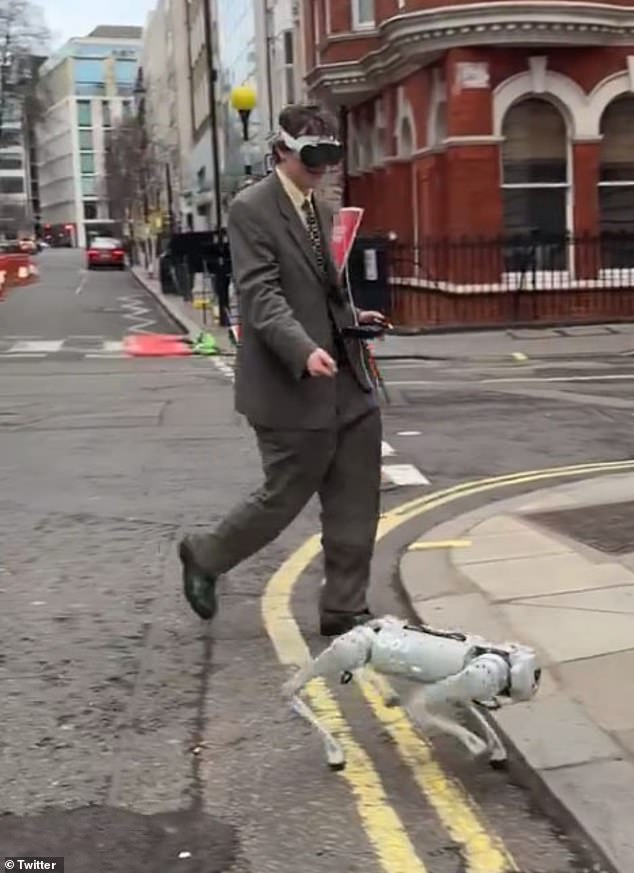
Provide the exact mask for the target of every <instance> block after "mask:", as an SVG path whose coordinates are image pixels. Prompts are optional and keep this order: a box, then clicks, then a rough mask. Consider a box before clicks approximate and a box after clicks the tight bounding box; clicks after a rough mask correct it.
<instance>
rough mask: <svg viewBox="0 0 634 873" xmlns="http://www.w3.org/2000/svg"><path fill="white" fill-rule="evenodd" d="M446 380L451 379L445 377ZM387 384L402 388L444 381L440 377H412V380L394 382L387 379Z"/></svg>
mask: <svg viewBox="0 0 634 873" xmlns="http://www.w3.org/2000/svg"><path fill="white" fill-rule="evenodd" d="M444 381H445V382H449V381H450V380H448V379H445V380H444ZM385 384H386V385H389V386H392V387H396V388H401V387H406V386H408V385H438V384H440V385H442V384H443V382H442V381H441V380H439V379H412V380H404V381H401V380H397V381H395V382H392V381H391V380H388V379H386V380H385Z"/></svg>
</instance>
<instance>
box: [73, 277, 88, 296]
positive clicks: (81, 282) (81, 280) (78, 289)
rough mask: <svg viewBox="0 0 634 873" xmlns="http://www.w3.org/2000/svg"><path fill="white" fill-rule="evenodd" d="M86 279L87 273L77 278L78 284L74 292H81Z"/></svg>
mask: <svg viewBox="0 0 634 873" xmlns="http://www.w3.org/2000/svg"><path fill="white" fill-rule="evenodd" d="M87 280H88V273H84V275H83V276H82V277H81V279H80V280H79V285H78V286H77V287H76V288H75V294H81V292H82V291H83V290H84V286H85V284H86V282H87Z"/></svg>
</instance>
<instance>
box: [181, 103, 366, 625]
mask: <svg viewBox="0 0 634 873" xmlns="http://www.w3.org/2000/svg"><path fill="white" fill-rule="evenodd" d="M279 124H280V132H279V136H278V138H277V139H276V141H275V144H274V155H275V160H276V167H275V170H274V172H272V173H271V174H270V175H269V176H267V177H266V178H265V179H263V180H261V181H260V182H257V183H256V184H254V185H251V186H250V187H249V188H247V189H245V190H243V191H241V192H240V193H239V194H238V195H237V196H236V198H235V199H234V201H233V203H232V205H231V208H230V212H229V221H228V228H227V229H228V234H229V243H230V248H231V260H232V266H233V279H234V282H235V287H236V290H237V294H238V298H239V306H240V321H241V342H240V345H239V347H238V352H237V359H236V384H235V395H236V409H237V411H238V412H240V413H242V414H243V415H245V416H246V418H247V420H248V421H249V423H250V425H251V426H252V427H253V429H254V431H255V435H256V438H257V442H258V447H259V450H260V454H261V457H262V466H263V471H264V483H263V484H262V486H261V487H260V488H258V490H256V491H255V492H254V493H253V494H251V496H250V497H248V498H247V499H246V500H245V501H244V502H243V503H241V504H240V505H238V506H237V507H236V508H235V509H233V510H232V511H231V512H230V513H229V514H228V515H227V516H226V517H225V518H224V519H223V520H222V521H221V522H220V523H219V525H218V526H217V527H216V529H215V530H213V531H212V532H210V533H208V534H203V535H191V536H186V537H185V538H184V539H183V540H182V542H181V544H180V557H181V561H182V564H183V580H184V588H185V596H186V597H187V599H188V601H189V603H190V605H191V607H192V609H193V610H194V611H195V612H196V613H197V614H198V615H199V616H200V617H201V618H204V619H210V618H212V617H213V615H214V614H215V612H216V608H217V602H216V593H215V588H216V582H217V579H218V577H219V576H221V575H222V574H224V573H226V572H228V571H229V570H230V569H231V568H233V567H235V566H236V565H237V564H239V563H240V562H242V561H244V560H245V559H246V558H248V557H249V556H251V555H253V554H254V553H255V552H257V551H259V550H260V549H261V548H263V546H265V545H267V544H268V543H270V542H271V541H273V540H274V539H275V538H276V537H277V536H278V535H279V534H280V533H281V532H282V531H283V530H284V529H285V528H286V527H287V526H288V525H289V524H290V523H291V522H292V521H293V519H294V518H295V517H296V516H297V515H298V514H299V512H300V511H301V510H302V509H303V508H304V507H305V506H306V504H307V503H308V502H309V500H310V498H311V497H313V495H315V494H316V495H318V497H319V500H320V502H321V508H322V515H321V519H322V545H323V550H324V558H325V576H326V583H325V585H324V587H323V588H322V594H321V599H320V617H321V633H322V634H323V635H325V636H332V635H336V634H339V633H343V632H345V631H346V630H349V629H350V628H351V627H353V626H355V625H356V624H358V623H360V622H364V621H367V620H368V619H369V618H370V617H371V615H370V612H369V610H368V606H367V602H366V592H367V588H368V584H369V576H370V562H371V559H372V554H373V550H374V540H375V535H376V528H377V523H378V517H379V511H380V510H379V503H380V482H381V416H380V411H379V405H378V399H377V393H376V388H375V384H374V381H373V379H372V378H371V375H370V368H369V366H368V359H367V352H366V349H365V347H364V345H363V343H362V342H361V341H360V340H359V339H356V338H349V337H347V336H346V337H343V336H342V328H344V327H350V326H353V325H354V324H355V322H356V323H360V324H371V323H377V322H378V323H381V322H383V316H382V315H381V314H380V313H377V312H361V311H359V310H356V311H355V310H353V307H352V306H351V305H350V303H349V302H348V299H347V296H346V293H345V290H344V289H343V288H342V286H341V281H340V279H339V277H338V275H337V271H336V268H335V266H334V264H333V262H332V259H331V256H330V242H331V231H332V215H331V213H330V212H329V210H328V209H327V208H326V207H325V205H324V204H322V203H320V202H319V201H318V200H317V198H315V197H314V195H313V193H312V191H313V188H314V186H315V185H316V184H317V182H318V181H319V180H320V178H321V177H322V176H323V174H324V172H325V171H326V169H327V166H328V164H329V163H338V162H339V161H340V159H341V146H340V144H339V143H338V142H337V141H336V133H337V130H336V124H335V123H334V121H333V120H332V119H331V118H330V116H328V115H327V114H326V113H323V112H322V111H320V110H319V108H318V107H314V106H290V107H287V108H286V109H284V110H283V111H282V113H281V114H280V118H279Z"/></svg>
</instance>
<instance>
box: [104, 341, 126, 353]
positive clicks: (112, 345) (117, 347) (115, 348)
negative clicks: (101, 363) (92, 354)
mask: <svg viewBox="0 0 634 873" xmlns="http://www.w3.org/2000/svg"><path fill="white" fill-rule="evenodd" d="M101 350H102V352H122V351H123V342H122V340H105V341H104V342H103V343H102V348H101Z"/></svg>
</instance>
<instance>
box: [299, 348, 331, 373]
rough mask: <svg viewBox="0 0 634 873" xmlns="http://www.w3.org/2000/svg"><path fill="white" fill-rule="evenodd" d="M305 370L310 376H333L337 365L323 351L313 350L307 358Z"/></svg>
mask: <svg viewBox="0 0 634 873" xmlns="http://www.w3.org/2000/svg"><path fill="white" fill-rule="evenodd" d="M306 369H307V370H308V372H309V373H310V375H311V376H334V375H335V373H336V372H337V365H336V363H335V362H334V361H333V359H332V358H331V357H330V355H329V354H328V352H326V351H324V349H315V351H314V352H312V353H311V354H310V355H309V356H308V360H307V361H306Z"/></svg>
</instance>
